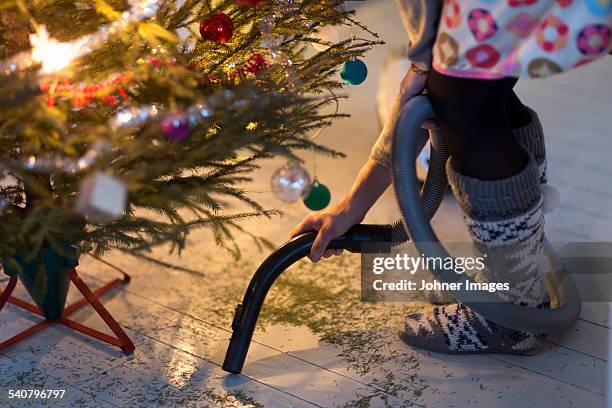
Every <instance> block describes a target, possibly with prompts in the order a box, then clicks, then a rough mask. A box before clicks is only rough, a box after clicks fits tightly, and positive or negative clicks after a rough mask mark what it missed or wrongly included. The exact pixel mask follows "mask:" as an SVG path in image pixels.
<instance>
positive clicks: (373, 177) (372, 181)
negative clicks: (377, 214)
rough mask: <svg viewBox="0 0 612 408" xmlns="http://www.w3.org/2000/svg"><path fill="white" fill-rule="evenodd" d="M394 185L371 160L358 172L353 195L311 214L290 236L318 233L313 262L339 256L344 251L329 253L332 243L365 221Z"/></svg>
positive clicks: (313, 245)
mask: <svg viewBox="0 0 612 408" xmlns="http://www.w3.org/2000/svg"><path fill="white" fill-rule="evenodd" d="M390 184H391V171H390V170H389V169H387V168H386V167H383V166H381V165H380V164H378V163H377V162H375V161H374V160H368V161H367V162H366V164H365V165H364V166H363V167H362V168H361V170H360V171H359V175H358V176H357V179H356V180H355V182H354V183H353V186H352V187H351V189H350V191H349V192H348V193H347V194H346V195H345V196H344V197H343V198H342V200H341V201H340V202H339V203H338V204H334V205H332V206H330V207H329V208H328V209H326V210H323V211H318V212H316V213H313V214H310V215H309V216H307V217H306V218H304V220H302V222H301V223H300V224H299V225H298V226H297V227H295V228H294V229H293V231H292V232H291V236H292V237H293V236H296V235H298V234H301V233H304V232H307V231H313V230H314V231H319V233H318V234H317V238H316V239H315V241H314V243H313V244H312V248H311V250H310V259H311V260H312V261H313V262H317V261H318V260H319V259H321V257H322V256H325V257H328V256H331V255H338V254H339V253H340V252H342V251H341V250H329V251H326V248H327V245H328V244H329V242H330V241H331V240H332V239H334V238H335V237H337V236H338V235H342V234H344V233H345V232H346V231H348V229H349V228H351V227H352V226H353V225H355V224H358V223H359V222H361V221H362V220H363V218H364V217H365V215H366V214H367V212H368V211H369V210H370V208H372V206H373V205H374V203H375V202H376V200H378V199H379V198H380V196H381V195H382V194H383V193H384V192H385V190H386V189H387V188H388V187H389V185H390Z"/></svg>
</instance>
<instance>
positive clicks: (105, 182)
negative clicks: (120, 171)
mask: <svg viewBox="0 0 612 408" xmlns="http://www.w3.org/2000/svg"><path fill="white" fill-rule="evenodd" d="M126 206H127V185H126V184H125V183H124V182H123V181H121V180H119V179H117V178H115V177H112V176H109V175H106V174H104V173H101V172H96V173H94V174H91V175H89V176H87V177H86V178H85V179H84V180H83V182H82V183H81V188H80V192H79V198H78V199H77V201H76V205H75V211H76V212H78V213H80V214H83V215H85V216H86V217H87V218H88V219H89V220H90V221H91V222H95V223H101V224H105V223H109V222H111V221H113V220H116V219H118V218H121V216H122V215H123V214H124V212H125V208H126Z"/></svg>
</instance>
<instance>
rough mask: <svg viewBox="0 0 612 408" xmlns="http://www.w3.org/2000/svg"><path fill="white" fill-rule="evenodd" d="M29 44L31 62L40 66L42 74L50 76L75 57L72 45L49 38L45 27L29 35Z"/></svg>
mask: <svg viewBox="0 0 612 408" xmlns="http://www.w3.org/2000/svg"><path fill="white" fill-rule="evenodd" d="M30 44H31V45H32V60H33V61H35V62H37V63H40V64H42V69H41V73H42V74H52V73H54V72H57V71H60V70H62V69H64V68H65V67H66V66H68V64H70V62H71V61H72V60H73V59H74V57H75V55H76V50H75V48H74V45H73V44H69V43H62V42H59V41H57V40H55V39H53V38H51V37H49V32H48V31H47V28H46V27H45V26H40V27H39V29H38V31H37V32H36V34H31V35H30Z"/></svg>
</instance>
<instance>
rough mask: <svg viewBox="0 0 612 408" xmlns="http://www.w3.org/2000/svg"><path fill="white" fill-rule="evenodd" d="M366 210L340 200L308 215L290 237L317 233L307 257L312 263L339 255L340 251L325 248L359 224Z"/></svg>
mask: <svg viewBox="0 0 612 408" xmlns="http://www.w3.org/2000/svg"><path fill="white" fill-rule="evenodd" d="M364 210H365V211H364ZM367 210H368V209H360V210H359V209H356V208H350V205H349V204H348V203H347V200H342V202H340V203H338V204H335V205H332V206H330V207H329V208H327V209H325V210H323V211H317V212H316V213H313V214H310V215H308V216H307V217H306V218H304V219H303V220H302V222H300V223H299V224H298V226H297V227H295V228H294V229H293V231H292V232H291V237H295V236H296V235H299V234H303V233H304V232H308V231H319V233H318V234H317V238H316V239H315V240H314V242H313V244H312V248H311V249H310V255H309V256H308V257H309V258H310V260H311V261H312V262H318V261H319V259H321V257H324V258H329V257H330V256H333V255H340V254H341V253H342V250H341V249H326V248H327V246H328V245H329V243H330V242H331V240H332V239H334V238H336V237H337V236H340V235H342V234H344V233H345V232H346V231H348V229H349V228H351V227H352V226H353V225H355V224H357V223H359V222H361V220H363V216H364V214H365V213H366V212H367Z"/></svg>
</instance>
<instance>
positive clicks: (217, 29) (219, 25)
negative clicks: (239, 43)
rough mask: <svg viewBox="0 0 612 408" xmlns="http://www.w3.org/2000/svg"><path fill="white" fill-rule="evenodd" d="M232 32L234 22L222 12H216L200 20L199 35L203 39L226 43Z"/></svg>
mask: <svg viewBox="0 0 612 408" xmlns="http://www.w3.org/2000/svg"><path fill="white" fill-rule="evenodd" d="M233 34H234V22H233V21H232V19H231V18H229V17H228V16H227V14H224V13H216V14H213V15H212V16H210V17H208V18H206V19H204V20H202V22H201V23H200V35H201V36H202V39H204V40H212V41H217V42H220V43H226V42H228V41H229V40H230V39H231V38H232V35H233Z"/></svg>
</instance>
